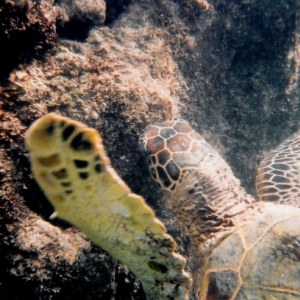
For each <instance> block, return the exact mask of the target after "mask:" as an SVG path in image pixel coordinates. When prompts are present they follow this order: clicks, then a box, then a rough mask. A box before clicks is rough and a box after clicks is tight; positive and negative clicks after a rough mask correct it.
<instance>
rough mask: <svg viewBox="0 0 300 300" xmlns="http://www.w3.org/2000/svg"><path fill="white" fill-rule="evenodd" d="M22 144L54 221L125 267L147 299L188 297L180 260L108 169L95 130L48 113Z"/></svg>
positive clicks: (146, 211) (154, 222)
mask: <svg viewBox="0 0 300 300" xmlns="http://www.w3.org/2000/svg"><path fill="white" fill-rule="evenodd" d="M26 144H27V147H28V149H29V152H30V160H31V164H32V171H33V173H34V175H35V178H36V180H37V181H38V183H39V185H40V186H41V188H42V189H43V191H44V192H45V194H46V196H47V198H48V199H49V201H50V202H51V203H52V205H53V206H54V208H55V211H56V215H57V216H58V217H59V218H61V219H64V220H66V221H68V222H70V223H71V224H73V225H75V226H77V227H78V228H79V229H81V230H82V231H83V232H84V233H85V234H86V235H87V236H88V237H89V238H91V239H92V240H93V241H94V242H95V243H96V244H97V245H99V246H100V247H102V248H103V249H104V250H106V251H107V252H109V253H110V254H111V255H112V256H113V257H115V258H117V259H119V260H120V261H121V262H123V263H125V264H126V265H128V267H129V268H130V269H131V270H132V271H133V272H134V273H135V274H136V275H137V277H138V278H139V279H140V280H141V282H142V285H143V288H144V290H145V292H146V294H147V297H148V298H149V299H188V293H189V290H190V287H191V278H190V275H189V274H188V273H186V272H185V271H184V268H185V259H184V258H183V257H182V256H181V255H179V254H177V253H175V252H174V251H175V247H176V243H175V241H174V240H173V238H172V237H171V236H170V235H168V234H166V229H165V227H164V225H163V224H162V223H161V222H160V221H159V220H158V219H156V218H155V214H154V212H153V211H152V209H151V208H150V207H149V206H148V205H147V204H146V203H145V201H144V199H143V198H142V197H140V196H138V195H135V194H132V193H131V191H130V189H129V188H128V187H127V185H126V184H125V183H124V182H123V181H122V180H121V179H120V177H119V176H118V175H117V173H116V172H115V171H114V169H113V168H112V167H111V166H110V160H109V158H108V157H107V156H106V154H105V150H104V147H103V145H102V140H101V137H100V135H99V134H98V133H97V131H96V130H94V129H91V128H88V127H87V126H85V125H84V124H82V123H79V122H76V121H73V120H71V119H68V118H65V117H61V116H59V115H56V114H48V115H46V116H44V117H43V118H41V119H39V120H37V121H36V122H35V123H34V124H33V125H32V126H31V127H30V129H29V130H28V131H27V133H26Z"/></svg>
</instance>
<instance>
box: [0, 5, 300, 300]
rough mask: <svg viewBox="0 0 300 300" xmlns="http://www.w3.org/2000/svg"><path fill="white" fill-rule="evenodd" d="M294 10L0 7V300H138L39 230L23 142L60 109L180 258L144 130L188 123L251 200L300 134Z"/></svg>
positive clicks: (80, 250) (48, 227)
mask: <svg viewBox="0 0 300 300" xmlns="http://www.w3.org/2000/svg"><path fill="white" fill-rule="evenodd" d="M299 9H300V8H299V5H298V4H297V2H295V1H286V0H276V1H274V0H273V1H271V0H268V1H263V2H262V1H258V0H248V1H241V2H240V1H238V2H237V1H231V0H211V1H201V0H186V1H185V0H181V1H178V0H173V1H172V0H164V1H154V0H146V1H139V0H137V1H122V0H119V1H118V0H115V1H109V0H108V1H106V3H105V2H104V1H102V0H98V1H89V0H78V1H68V0H60V1H54V0H40V1H33V0H22V1H21V0H20V1H16V0H5V1H2V3H1V4H0V18H1V20H3V21H1V24H0V41H1V49H0V54H1V55H0V69H1V72H0V119H1V122H0V180H1V184H0V265H1V266H2V268H1V270H0V298H1V299H7V300H8V299H27V298H30V297H31V298H32V299H73V298H74V297H75V296H74V295H76V296H77V297H81V298H84V299H145V297H144V294H143V290H142V287H141V285H140V283H139V281H138V280H137V279H135V277H134V275H133V274H132V273H131V272H129V271H128V269H127V268H126V267H125V266H123V265H121V264H119V263H118V262H117V261H115V260H114V259H112V258H111V257H110V256H109V255H108V254H106V253H105V252H104V251H102V250H101V249H98V248H97V247H95V246H94V245H92V244H91V243H90V241H88V240H87V239H86V238H85V237H84V236H83V235H82V234H81V233H80V232H78V231H77V230H76V229H75V228H72V227H70V226H69V225H68V224H66V223H64V222H61V221H56V220H55V221H52V220H51V222H49V216H50V215H51V213H52V208H51V207H50V206H49V204H48V202H47V201H46V199H45V196H44V195H43V194H42V192H41V191H40V190H39V188H38V186H37V184H36V183H35V181H34V179H33V178H32V175H31V172H30V165H29V162H28V155H27V153H26V150H25V147H24V141H23V138H24V132H25V130H26V129H27V128H28V126H29V125H30V124H31V123H32V122H33V121H34V120H35V119H37V118H38V117H40V116H42V115H44V114H46V113H47V112H58V113H60V114H62V115H65V116H68V117H71V118H73V119H76V120H79V121H82V122H84V123H87V124H88V125H89V126H91V127H94V128H96V129H97V130H99V132H100V133H101V135H102V137H103V139H104V143H105V146H106V149H107V152H108V155H109V156H110V157H111V160H112V164H113V167H114V168H115V169H116V170H117V171H118V173H119V174H120V176H122V178H123V179H124V180H125V181H126V182H127V183H128V185H129V186H130V187H131V189H132V190H133V191H134V192H135V193H138V194H141V195H142V196H143V197H145V199H146V200H147V201H148V203H149V204H150V205H151V206H152V207H153V208H154V209H155V210H156V213H157V215H158V217H159V218H161V220H163V221H164V222H165V223H166V225H167V227H168V229H169V232H170V233H171V234H172V235H173V236H174V237H175V238H176V240H177V243H178V247H179V252H181V253H183V254H184V255H185V256H187V257H189V253H190V251H191V249H190V241H189V237H188V236H186V235H185V233H184V232H182V229H181V227H180V225H179V224H178V223H177V222H176V221H175V220H174V219H173V217H172V215H171V214H170V212H169V211H168V209H167V208H166V206H165V204H164V200H163V197H162V195H161V193H160V192H159V191H158V190H157V188H156V186H155V184H154V183H153V182H152V180H151V178H150V176H149V174H148V170H147V167H146V164H145V162H144V159H143V157H142V156H141V154H140V153H139V149H138V137H139V135H140V134H141V132H142V130H143V129H144V127H145V126H146V125H148V124H149V123H153V122H157V121H161V120H164V119H167V118H172V117H182V118H185V119H187V120H188V121H189V122H190V123H191V124H192V125H193V127H195V128H196V129H197V130H198V131H199V132H200V133H201V134H202V135H204V136H205V137H206V138H207V140H208V141H209V142H210V143H212V144H213V145H214V147H215V148H217V149H218V150H219V151H220V152H221V153H222V154H223V156H224V157H225V158H226V160H227V161H228V162H229V164H230V165H231V167H232V168H233V171H234V173H235V174H236V175H237V177H238V178H239V179H241V182H242V185H243V186H244V187H245V188H246V189H247V191H248V192H249V193H251V194H253V195H255V190H254V178H255V169H256V166H257V163H258V162H259V161H260V160H261V158H262V156H263V152H264V151H269V150H270V149H272V148H273V147H275V146H276V145H277V144H278V143H279V142H280V141H281V140H283V139H284V138H285V137H286V136H287V135H289V134H291V133H293V132H294V131H296V130H297V129H299V127H300V124H299V120H300V118H299V114H300V112H299V55H300V52H299V37H298V32H299V12H300V11H299ZM16 43H17V44H18V47H16ZM188 268H189V269H192V262H191V261H190V264H189V265H188ZM12 287H18V288H12Z"/></svg>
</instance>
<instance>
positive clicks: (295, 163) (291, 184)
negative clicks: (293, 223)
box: [256, 131, 300, 207]
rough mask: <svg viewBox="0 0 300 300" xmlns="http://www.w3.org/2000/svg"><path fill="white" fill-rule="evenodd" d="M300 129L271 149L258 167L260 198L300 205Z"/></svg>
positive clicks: (257, 181) (257, 186)
mask: <svg viewBox="0 0 300 300" xmlns="http://www.w3.org/2000/svg"><path fill="white" fill-rule="evenodd" d="M299 175H300V131H298V132H296V133H295V134H293V135H292V136H290V137H289V138H288V139H286V140H285V141H283V142H282V143H281V144H280V145H279V146H278V147H277V148H275V149H274V150H273V151H271V152H270V153H269V154H268V155H267V156H266V157H265V158H264V159H263V160H262V162H261V163H260V165H259V167H258V169H257V177H256V190H257V194H258V197H259V199H260V200H262V201H270V202H274V203H281V204H286V205H291V206H295V207H300V179H299V177H300V176H299Z"/></svg>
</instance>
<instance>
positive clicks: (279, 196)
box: [26, 114, 300, 300]
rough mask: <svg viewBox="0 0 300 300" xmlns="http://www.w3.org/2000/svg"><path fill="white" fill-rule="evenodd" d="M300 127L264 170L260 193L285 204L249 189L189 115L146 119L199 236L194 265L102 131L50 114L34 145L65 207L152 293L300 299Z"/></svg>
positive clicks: (59, 211) (166, 174) (38, 165)
mask: <svg viewBox="0 0 300 300" xmlns="http://www.w3.org/2000/svg"><path fill="white" fill-rule="evenodd" d="M299 136H300V134H299V133H298V134H296V135H294V136H292V137H291V138H290V139H288V140H287V141H286V142H284V143H283V144H282V145H280V146H279V147H278V148H277V149H275V150H274V152H271V153H270V154H269V155H268V156H267V157H266V158H265V159H264V160H263V162H262V163H261V165H260V167H259V169H258V176H257V189H258V192H259V194H260V198H261V199H262V200H270V201H277V202H280V203H282V204H285V205H282V204H273V203H271V202H265V201H255V200H254V199H253V198H252V197H251V196H250V195H248V194H247V193H246V192H245V191H244V189H243V188H242V187H241V186H240V183H239V181H238V180H237V179H236V178H235V177H234V175H233V173H232V171H231V169H230V167H229V166H228V164H227V163H226V162H225V161H224V160H223V159H222V157H221V156H220V155H219V154H218V152H217V151H215V150H214V149H213V148H212V147H211V146H210V145H209V144H208V143H207V142H206V141H205V140H204V139H203V138H202V137H201V136H200V135H199V134H197V133H196V132H195V131H194V130H193V129H192V128H191V126H190V125H189V124H188V123H187V122H186V121H183V120H170V121H165V122H163V123H161V124H158V125H150V126H148V127H147V128H146V130H145V133H144V135H142V137H141V139H140V144H141V148H142V149H143V151H144V152H145V153H146V155H147V156H148V164H149V167H150V172H151V174H152V176H153V178H154V179H155V180H156V182H157V183H158V185H159V186H160V188H161V189H162V190H163V192H164V194H165V196H166V199H167V202H168V205H169V206H170V208H171V209H172V211H173V212H174V214H175V216H176V217H177V218H178V219H179V221H180V222H181V223H182V224H183V225H184V227H185V228H186V229H187V232H188V233H189V234H190V236H191V238H192V244H193V249H194V258H195V259H194V266H193V270H192V274H189V273H187V272H186V271H185V270H184V268H185V259H184V258H183V257H182V256H181V255H179V254H177V253H175V242H174V240H173V239H172V237H171V236H169V235H168V234H166V230H165V227H164V226H163V224H162V223H161V222H160V221H159V220H158V219H156V218H155V215H154V213H153V211H152V210H151V208H149V207H148V206H147V204H146V203H145V201H144V200H143V199H142V198H141V197H140V196H137V195H134V194H132V193H131V192H130V190H129V188H128V187H127V186H126V184H125V183H124V182H123V181H122V180H121V179H120V178H119V177H118V175H117V174H116V172H115V171H114V170H113V169H112V167H111V166H110V162H109V159H108V158H107V156H106V154H105V151H104V148H103V145H102V142H101V137H100V136H99V134H98V133H97V132H96V131H95V130H93V129H91V128H88V127H87V126H85V125H84V124H82V123H79V122H76V121H73V120H70V119H68V118H65V117H61V116H59V115H56V114H48V115H46V116H44V117H42V118H41V119H39V120H37V121H36V122H35V123H34V124H33V125H32V126H31V127H30V129H29V130H28V131H27V134H26V144H27V147H28V149H29V152H30V159H31V164H32V170H33V173H34V175H35V178H36V179H37V181H38V182H39V184H40V186H41V188H42V189H43V190H44V192H45V194H46V196H47V197H48V199H49V200H50V202H51V203H52V204H53V206H54V208H55V210H56V213H55V215H56V216H58V217H60V218H62V219H65V220H67V221H69V222H70V223H72V224H74V225H75V226H77V227H78V228H80V229H81V230H82V231H83V232H85V233H86V235H87V236H88V237H90V238H91V239H92V240H93V241H94V242H95V243H96V244H98V245H100V246H101V247H102V248H104V249H105V250H107V251H108V252H109V253H110V254H111V255H112V256H114V257H115V258H117V259H119V260H120V261H122V262H123V263H125V264H127V265H128V267H129V268H130V269H131V270H132V271H133V272H134V273H135V274H136V275H137V277H138V278H139V279H140V280H141V282H142V285H143V288H144V290H145V293H146V295H147V298H148V299H161V300H163V299H220V300H221V299H222V300H225V299H242V300H243V299H251V300H255V299H289V300H290V299H300V209H299V208H297V207H293V206H291V205H287V204H290V203H291V204H294V205H296V206H297V205H298V206H299V202H298V203H297V199H298V194H299V182H298V178H297V176H299V170H298V169H299V166H298V164H299V163H298V161H299V159H300V154H299V149H300V146H298V145H297V140H299ZM191 277H192V278H193V283H192V280H191Z"/></svg>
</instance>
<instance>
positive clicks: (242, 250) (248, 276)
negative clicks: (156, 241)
mask: <svg viewBox="0 0 300 300" xmlns="http://www.w3.org/2000/svg"><path fill="white" fill-rule="evenodd" d="M299 228H300V210H299V209H297V208H293V207H289V206H285V205H274V204H272V203H265V204H264V206H263V207H262V210H261V212H260V213H258V214H257V215H256V218H255V219H254V220H252V221H251V222H250V223H248V224H247V225H245V226H243V227H242V228H240V229H238V230H236V231H235V232H234V233H232V234H231V235H229V236H228V237H227V238H226V239H225V240H223V241H222V242H221V243H219V244H218V245H217V247H216V248H215V249H214V250H213V251H212V253H211V255H210V256H209V258H208V259H207V261H206V265H205V267H204V269H205V271H204V272H205V273H204V276H203V278H202V280H201V281H202V283H201V288H200V291H199V299H241V300H242V299H243V300H244V299H249V300H250V299H251V300H256V299H257V300H258V299H300V280H299V278H300V277H299V276H300V232H299Z"/></svg>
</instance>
